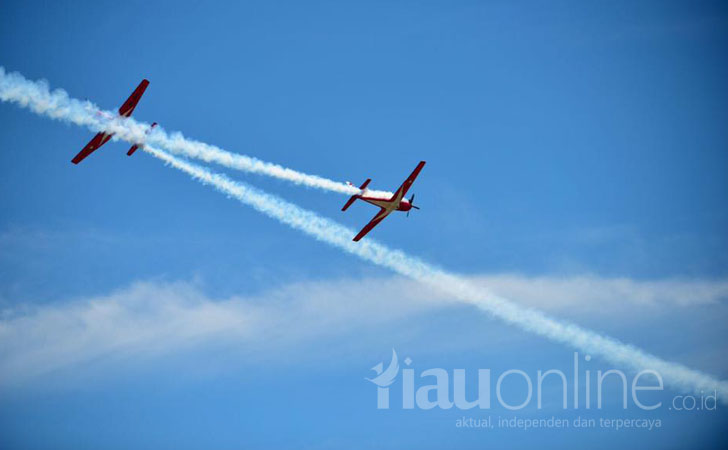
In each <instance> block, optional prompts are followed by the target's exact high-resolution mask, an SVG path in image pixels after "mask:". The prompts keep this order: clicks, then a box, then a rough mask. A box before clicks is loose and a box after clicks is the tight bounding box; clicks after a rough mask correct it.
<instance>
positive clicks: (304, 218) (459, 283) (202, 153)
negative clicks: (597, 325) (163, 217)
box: [0, 67, 728, 402]
mask: <svg viewBox="0 0 728 450" xmlns="http://www.w3.org/2000/svg"><path fill="white" fill-rule="evenodd" d="M0 100H3V101H11V102H14V103H17V104H19V105H20V106H23V107H26V108H29V109H31V110H32V111H34V112H36V113H38V114H43V115H46V116H48V117H51V118H54V119H58V120H63V121H66V122H70V123H74V124H77V125H81V126H85V127H88V128H90V129H92V130H94V131H109V132H113V133H116V135H117V136H118V137H119V138H121V139H124V140H127V141H130V142H135V143H137V142H144V141H146V142H147V143H148V144H151V145H154V144H158V145H160V146H163V147H164V148H166V149H168V150H170V151H172V152H175V153H177V154H182V155H186V156H191V157H195V158H199V159H202V160H204V161H208V162H216V163H219V164H222V165H224V166H226V167H231V168H235V169H240V170H243V171H246V172H251V173H259V174H264V175H269V176H273V177H276V178H281V179H286V180H289V181H292V182H294V183H298V184H302V185H306V186H310V187H315V188H319V189H326V190H331V191H334V192H340V193H344V194H347V195H353V194H356V193H359V190H358V189H356V188H353V187H351V186H347V185H345V184H342V183H337V182H334V181H331V180H328V179H325V178H321V177H318V176H315V175H308V174H303V173H300V172H296V171H293V170H291V169H286V168H283V167H281V166H278V165H276V164H271V163H266V162H263V161H260V160H257V159H255V158H250V157H247V156H244V155H235V154H231V153H229V152H225V151H224V150H221V149H219V148H217V147H214V146H210V145H207V144H204V143H200V142H195V141H191V140H188V139H185V138H184V137H183V136H182V135H181V134H179V133H174V134H172V135H171V136H170V135H168V134H167V133H165V132H164V131H162V130H159V129H155V131H153V132H151V133H150V134H149V136H147V137H146V138H145V134H146V132H147V130H148V128H149V126H148V125H147V124H144V123H139V122H136V121H134V120H132V119H122V118H119V117H118V116H117V115H116V114H114V113H108V112H103V111H100V110H99V109H98V108H97V107H95V106H94V105H92V104H91V103H89V102H81V101H78V100H75V99H72V98H70V97H69V96H68V94H66V93H65V92H64V91H62V90H55V91H53V92H51V91H50V89H49V88H48V85H47V83H45V82H42V81H41V82H32V81H28V80H26V79H25V78H24V77H22V75H20V74H17V73H11V74H7V73H5V71H4V69H3V68H2V67H0ZM144 150H145V151H147V152H148V153H150V154H152V155H153V156H155V157H157V158H159V159H161V160H163V161H165V162H166V163H168V164H170V165H171V166H173V167H175V168H177V169H180V170H182V171H184V172H186V173H188V174H189V175H191V176H193V177H194V178H196V179H198V180H200V181H202V182H203V183H205V184H210V185H212V186H214V187H215V188H216V189H218V190H219V191H221V192H224V193H225V194H228V195H230V196H232V197H235V198H237V199H238V200H239V201H241V202H242V203H244V204H246V205H249V206H252V207H253V208H255V209H256V210H258V211H260V212H262V213H264V214H266V215H268V216H270V217H272V218H275V219H277V220H279V221H281V222H282V223H285V224H287V225H289V226H291V227H293V228H296V229H298V230H301V231H303V232H305V233H307V234H309V235H311V236H313V237H315V238H316V239H318V240H320V241H323V242H326V243H328V244H331V245H333V246H336V247H338V248H341V249H343V250H345V251H347V252H349V253H351V254H354V255H356V256H359V257H360V258H362V259H365V260H367V261H371V262H373V263H375V264H378V265H381V266H383V267H388V268H390V269H392V270H394V271H395V272H397V273H400V274H402V275H405V276H408V277H410V278H412V279H415V280H417V281H419V282H422V283H427V284H428V285H430V286H432V287H434V288H436V289H440V290H442V291H444V292H446V293H448V294H449V295H452V296H453V297H455V298H457V299H459V300H461V301H464V302H467V303H471V304H474V305H476V306H478V307H479V308H481V309H483V310H484V311H486V312H488V313H490V314H491V315H493V316H495V317H497V318H499V319H501V320H504V321H505V322H507V323H510V324H513V325H516V326H518V327H520V328H522V329H524V330H527V331H530V332H532V333H535V334H538V335H541V336H544V337H547V338H549V339H551V340H553V341H556V342H560V343H563V344H567V345H570V346H572V347H574V348H576V349H579V350H581V351H584V352H587V353H590V354H592V355H599V356H602V357H603V358H604V359H606V360H607V361H610V362H612V363H615V364H618V365H622V366H625V367H628V368H630V369H632V370H635V371H639V370H643V369H652V370H657V371H658V372H660V374H661V375H662V377H663V379H664V381H665V384H667V385H669V386H672V387H674V388H676V389H679V390H683V391H690V392H699V391H701V390H704V391H712V390H713V389H716V390H717V391H718V393H719V394H720V397H721V398H722V400H723V401H724V402H725V401H726V399H728V382H726V381H721V380H718V379H716V378H714V377H712V376H710V375H707V374H704V373H702V372H699V371H696V370H692V369H690V368H688V367H686V366H684V365H681V364H676V363H671V362H667V361H664V360H662V359H660V358H658V357H656V356H653V355H650V354H648V353H645V352H644V351H642V350H640V349H638V348H636V347H633V346H631V345H628V344H624V343H621V342H619V341H617V340H615V339H612V338H609V337H606V336H602V335H599V334H597V333H595V332H593V331H589V330H586V329H583V328H581V327H579V326H577V325H574V324H570V323H567V322H562V321H557V320H555V319H552V318H550V317H548V316H547V315H545V314H544V313H542V312H540V311H536V310H533V309H529V308H524V307H522V306H519V305H517V304H515V303H512V302H510V301H509V300H506V299H503V298H500V297H497V296H495V295H493V294H491V293H488V292H486V291H484V290H483V289H482V288H479V287H477V286H474V285H472V284H471V283H468V282H467V281H466V280H464V279H462V278H460V277H457V276H455V275H453V274H449V273H447V272H445V271H443V270H441V269H438V268H436V267H434V266H431V265H429V264H427V263H425V262H423V261H421V260H419V259H417V258H413V257H410V256H408V255H406V254H405V253H403V252H401V251H399V250H392V249H389V248H387V247H385V246H383V245H381V244H378V243H376V242H374V241H372V240H370V239H367V240H365V241H362V242H359V243H354V242H352V241H351V236H353V234H354V231H353V230H350V229H348V228H346V227H343V226H342V225H339V224H337V223H335V222H333V221H330V220H328V219H325V218H322V217H320V216H318V215H316V214H315V213H313V212H311V211H307V210H304V209H302V208H299V207H298V206H296V205H294V204H291V203H288V202H286V201H284V200H281V199H279V198H277V197H275V196H272V195H270V194H267V193H265V192H263V191H260V190H258V189H255V188H252V187H250V186H248V185H246V184H243V183H240V182H234V181H232V180H230V179H229V178H227V177H225V176H224V175H220V174H215V173H212V172H210V171H208V170H206V169H203V168H202V167H199V166H196V165H194V164H191V163H188V162H186V161H182V160H180V159H177V158H175V157H173V156H172V155H169V154H167V153H165V152H162V151H160V150H157V149H155V148H152V147H149V146H147V147H146V148H145V149H144ZM387 194H389V193H384V195H387ZM389 195H391V194H389Z"/></svg>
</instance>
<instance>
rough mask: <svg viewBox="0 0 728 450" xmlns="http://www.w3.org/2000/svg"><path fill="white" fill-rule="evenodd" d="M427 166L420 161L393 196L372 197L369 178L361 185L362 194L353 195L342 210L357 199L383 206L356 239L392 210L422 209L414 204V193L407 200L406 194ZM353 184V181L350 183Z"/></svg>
mask: <svg viewBox="0 0 728 450" xmlns="http://www.w3.org/2000/svg"><path fill="white" fill-rule="evenodd" d="M423 167H425V161H420V163H419V164H417V167H415V170H414V171H413V172H412V174H411V175H410V176H409V177H408V178H407V179H406V180H404V183H402V186H400V187H399V189H397V192H395V193H394V195H392V197H391V198H389V199H385V198H381V197H370V196H367V191H366V188H367V186H368V185H369V182H370V181H372V180H371V179H369V178H367V180H366V181H365V182H364V183H363V184H362V185H361V186H359V189H361V194H357V195H352V196H351V198H350V199H349V201H347V202H346V204H345V205H344V207H343V208H341V210H342V211H346V209H347V208H348V207H349V206H351V204H352V203H354V201H355V200H357V199H358V200H364V201H365V202H367V203H371V204H372V205H376V206H379V208H381V209H380V210H379V212H378V213H377V215H376V216H374V218H373V219H372V220H370V221H369V223H368V224H366V226H365V227H364V228H362V230H361V231H360V232H359V234H357V235H356V236H354V241H359V239H361V238H363V237H364V236H366V234H367V233H369V232H370V231H372V228H374V227H376V226H377V225H379V222H381V221H382V220H384V218H385V217H387V216H388V215H389V214H390V213H391V212H392V211H407V216H409V212H410V210H411V209H412V208H414V209H420V208H418V207H417V206H415V205H414V204H413V202H414V201H415V194H412V197H411V198H410V199H409V200H407V199H406V198H405V197H404V196H405V195H406V194H407V191H408V190H409V188H410V186H412V183H414V182H415V178H417V175H419V174H420V171H421V170H422V168H423ZM349 185H351V183H349Z"/></svg>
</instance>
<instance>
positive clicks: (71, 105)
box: [0, 66, 392, 198]
mask: <svg viewBox="0 0 728 450" xmlns="http://www.w3.org/2000/svg"><path fill="white" fill-rule="evenodd" d="M0 100H2V101H6V102H13V103H17V104H18V105H20V106H22V107H24V108H28V109H30V110H31V111H33V112H35V113H37V114H42V115H45V116H48V117H50V118H52V119H57V120H62V121H65V122H70V123H73V124H76V125H81V126H84V127H87V128H89V129H91V130H92V131H95V132H99V131H107V132H113V133H115V137H118V138H119V139H123V140H125V141H128V142H130V143H140V142H147V143H149V144H151V145H156V146H159V147H162V148H164V149H166V150H168V151H169V152H171V153H174V154H177V155H183V156H187V157H191V158H196V159H200V160H202V161H205V162H208V163H210V162H212V163H217V164H220V165H222V166H225V167H228V168H231V169H236V170H241V171H243V172H248V173H254V174H259V175H266V176H270V177H274V178H278V179H282V180H287V181H289V182H292V183H294V184H298V185H303V186H308V187H312V188H316V189H322V190H326V191H331V192H337V193H341V194H346V195H355V194H360V193H361V191H360V190H359V189H358V188H357V187H354V186H350V185H348V184H345V183H340V182H338V181H333V180H330V179H328V178H324V177H320V176H318V175H310V174H306V173H302V172H298V171H296V170H293V169H289V168H286V167H283V166H280V165H278V164H273V163H270V162H265V161H261V160H259V159H257V158H253V157H250V156H246V155H241V154H237V153H231V152H228V151H225V150H223V149H221V148H219V147H216V146H214V145H209V144H205V143H203V142H199V141H195V140H192V139H188V138H185V137H184V136H183V135H182V133H179V132H173V133H167V132H166V131H164V130H163V129H162V128H161V127H156V128H154V129H153V130H151V131H149V125H148V124H146V123H142V122H138V121H136V120H134V119H132V118H120V117H119V116H118V114H116V113H112V112H109V111H103V110H101V109H99V108H98V107H97V106H96V105H94V104H92V103H91V102H88V101H85V102H82V101H80V100H76V99H74V98H71V97H69V95H68V94H67V93H66V92H65V91H64V90H62V89H56V90H54V91H51V90H50V88H49V86H48V83H47V82H45V81H31V80H28V79H26V78H25V77H23V76H22V75H21V74H19V73H17V72H13V73H6V72H5V69H4V68H3V67H1V66H0ZM366 193H367V195H369V196H374V197H382V198H390V197H391V196H392V193H391V192H388V191H377V190H373V189H371V190H370V189H367V190H366Z"/></svg>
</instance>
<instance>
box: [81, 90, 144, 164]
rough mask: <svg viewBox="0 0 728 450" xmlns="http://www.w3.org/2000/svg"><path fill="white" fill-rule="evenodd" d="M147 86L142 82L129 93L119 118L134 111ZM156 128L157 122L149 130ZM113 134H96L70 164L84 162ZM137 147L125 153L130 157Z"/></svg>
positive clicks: (136, 145) (132, 147)
mask: <svg viewBox="0 0 728 450" xmlns="http://www.w3.org/2000/svg"><path fill="white" fill-rule="evenodd" d="M147 86H149V81H147V80H142V82H141V83H139V86H137V88H136V89H134V92H132V93H131V96H129V98H128V99H127V100H126V101H125V102H124V104H123V105H121V107H120V108H119V115H120V116H121V117H129V116H131V113H132V112H133V111H134V108H136V105H137V103H139V99H140V98H142V95H144V91H145V90H146V89H147ZM156 126H157V122H154V123H153V124H152V126H151V128H150V129H149V130H151V129H152V128H154V127H156ZM113 135H114V133H105V132H103V131H102V132H101V133H98V134H97V135H96V136H94V137H93V139H91V141H89V143H88V144H86V146H85V147H84V148H83V150H81V151H80V152H79V153H78V155H76V156H74V157H73V159H72V160H71V162H72V163H74V164H78V163H80V162H81V161H83V160H84V158H86V157H87V156H88V155H90V154H91V153H93V152H95V151H96V150H98V149H99V148H100V147H101V146H102V145H104V144H106V143H107V142H109V139H111V136H113ZM139 145H141V144H134V145H132V146H131V148H130V149H129V151H128V152H126V154H127V155H129V156H131V155H133V154H134V152H135V151H137V149H138V148H139Z"/></svg>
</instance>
